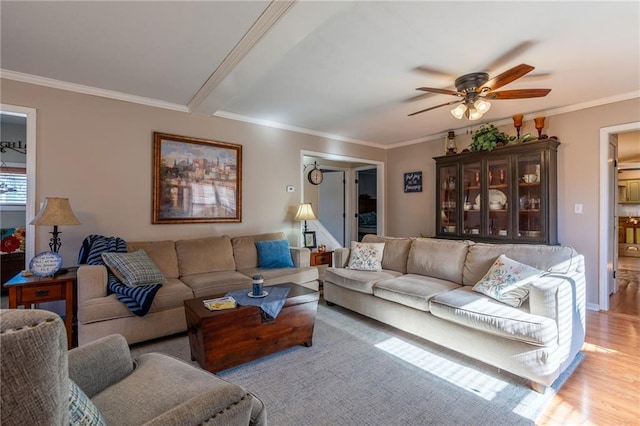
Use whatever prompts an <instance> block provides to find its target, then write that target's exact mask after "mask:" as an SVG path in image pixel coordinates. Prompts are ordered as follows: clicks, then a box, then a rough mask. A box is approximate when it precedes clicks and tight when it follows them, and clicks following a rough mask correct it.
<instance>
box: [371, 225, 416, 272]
mask: <svg viewBox="0 0 640 426" xmlns="http://www.w3.org/2000/svg"><path fill="white" fill-rule="evenodd" d="M362 242H363V243H384V252H383V254H382V269H390V270H392V271H398V272H401V273H403V274H406V273H407V257H409V250H410V249H411V242H412V240H411V238H394V237H382V236H380V235H375V234H367V235H365V236H364V238H362Z"/></svg>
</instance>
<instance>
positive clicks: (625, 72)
mask: <svg viewBox="0 0 640 426" xmlns="http://www.w3.org/2000/svg"><path fill="white" fill-rule="evenodd" d="M0 8H1V9H0V12H1V27H2V28H1V54H2V56H1V62H0V67H1V72H2V76H3V77H5V78H10V79H15V80H20V81H28V82H32V83H36V84H45V85H49V86H53V87H60V88H64V89H69V90H75V91H80V92H85V93H91V94H95V95H100V96H108V97H112V98H117V99H123V100H128V101H132V102H139V103H144V104H149V105H155V106H160V107H165V108H171V109H175V110H179V111H189V112H192V113H202V114H215V115H218V116H223V117H228V118H233V119H239V120H246V121H251V122H259V123H265V124H269V125H274V126H277V127H282V128H290V129H294V130H299V131H304V132H307V133H311V134H319V135H326V136H331V137H336V138H338V139H342V140H347V141H355V142H362V143H365V144H371V145H374V146H381V147H388V146H398V145H401V144H406V143H411V142H417V141H421V140H428V139H430V138H434V137H440V135H442V134H443V133H445V132H446V131H447V130H449V129H462V128H465V127H468V126H470V125H471V124H473V125H475V126H477V125H479V124H481V123H483V122H498V121H500V120H503V119H508V118H509V117H511V116H512V115H513V114H515V113H525V114H533V113H541V114H552V113H554V111H562V110H567V109H572V108H573V109H575V108H582V107H588V106H594V105H599V104H602V103H606V102H611V101H615V100H623V99H631V98H637V97H638V96H639V95H640V2H638V1H627V2H611V1H605V2H520V1H517V2H516V1H513V2H477V1H476V2H458V1H447V2H436V1H420V2H418V1H411V2H399V1H393V2H381V1H358V2H347V1H343V2H339V1H315V2H312V1H300V2H282V1H277V2H269V1H198V2H185V1H180V2H179V1H173V2H171V1H165V2H152V1H141V2H128V1H113V2H95V1H72V2H59V1H48V2H32V1H6V0H3V1H2V2H0ZM520 63H527V64H530V65H533V66H535V67H536V69H535V70H534V71H533V72H531V73H530V74H529V75H527V76H525V77H523V78H521V79H519V80H517V81H515V82H513V83H510V84H509V85H508V86H505V89H524V88H550V89H552V91H551V93H550V94H549V95H548V96H546V97H544V98H536V99H525V100H499V101H492V108H491V110H490V111H489V112H488V113H487V114H486V115H485V116H484V117H483V118H482V119H481V120H480V121H478V122H469V121H468V120H467V119H466V118H465V119H463V120H457V119H455V118H453V117H452V116H451V114H450V113H449V111H450V110H451V108H452V107H451V106H448V107H442V108H439V109H436V110H433V111H429V112H426V113H423V114H419V115H416V116H413V117H408V116H407V115H408V114H409V113H411V112H414V111H417V110H421V109H424V108H428V107H430V106H435V105H439V104H443V103H446V102H449V101H453V100H456V98H454V97H452V96H448V95H440V94H430V95H426V96H425V95H424V92H417V91H416V90H415V88H416V87H420V86H429V87H437V88H448V89H453V88H454V86H453V80H455V78H456V77H458V76H460V75H462V74H466V73H469V72H476V71H486V72H488V73H489V74H490V76H492V77H493V76H495V75H497V74H500V73H502V72H504V71H506V70H507V69H509V68H511V67H513V66H515V65H518V64H520ZM420 95H422V96H420ZM525 118H526V117H525ZM639 119H640V117H639Z"/></svg>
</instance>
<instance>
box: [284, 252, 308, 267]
mask: <svg viewBox="0 0 640 426" xmlns="http://www.w3.org/2000/svg"><path fill="white" fill-rule="evenodd" d="M289 249H290V251H291V259H292V260H293V266H295V267H296V268H306V267H308V266H311V250H309V249H308V248H306V247H289Z"/></svg>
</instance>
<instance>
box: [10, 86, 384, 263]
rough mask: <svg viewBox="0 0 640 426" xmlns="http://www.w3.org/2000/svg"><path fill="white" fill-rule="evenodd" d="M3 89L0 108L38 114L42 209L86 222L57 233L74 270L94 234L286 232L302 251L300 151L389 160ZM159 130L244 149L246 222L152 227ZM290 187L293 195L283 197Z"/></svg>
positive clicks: (374, 153) (314, 141)
mask: <svg viewBox="0 0 640 426" xmlns="http://www.w3.org/2000/svg"><path fill="white" fill-rule="evenodd" d="M1 84H2V102H3V103H8V104H13V105H21V106H26V107H31V108H36V109H37V112H38V119H37V130H38V132H37V135H38V141H37V143H38V152H37V170H38V172H37V191H36V192H37V194H36V197H37V203H38V204H39V203H40V202H42V201H43V200H44V198H45V197H68V198H69V199H70V202H71V207H72V208H73V210H74V212H75V214H76V216H77V217H78V219H79V220H80V222H81V223H82V225H79V226H68V227H62V228H61V229H60V230H61V231H62V244H63V245H62V248H61V250H60V253H61V254H62V256H63V258H64V260H65V262H64V263H65V265H73V264H75V263H76V259H77V255H78V250H79V248H80V245H81V243H82V240H83V239H84V238H85V237H86V236H87V235H89V234H102V235H116V236H121V237H122V238H125V239H126V240H130V241H135V240H162V239H171V240H173V239H181V238H196V237H202V236H209V235H224V234H226V235H231V236H234V235H250V234H254V233H261V232H272V231H283V232H285V233H286V234H287V236H288V237H289V239H290V241H291V243H292V244H297V242H298V239H299V235H298V234H299V232H298V231H299V223H297V222H294V221H293V216H294V215H295V213H296V210H297V206H298V203H299V202H300V190H301V188H300V184H301V170H302V167H303V165H302V164H301V163H300V158H301V157H300V152H301V151H303V150H307V151H313V152H319V153H329V154H336V155H343V156H345V157H351V158H363V159H367V160H372V161H380V162H384V160H385V151H384V150H382V149H377V148H372V147H368V146H364V145H357V144H348V143H343V142H339V141H335V140H331V139H327V138H322V137H317V136H311V135H304V134H300V133H295V132H290V131H286V130H280V129H273V128H267V127H263V126H258V125H253V124H249V123H243V122H240V121H234V120H228V119H224V118H219V117H210V116H203V115H196V114H187V113H182V112H177V111H171V110H165V109H160V108H154V107H149V106H144V105H138V104H133V103H128V102H123V101H118V100H112V99H106V98H100V97H95V96H90V95H84V94H79V93H74V92H68V91H63V90H58V89H51V88H47V87H42V86H37V85H32V84H27V83H21V82H17V81H13V80H2V81H1ZM154 131H158V132H164V133H170V134H177V135H181V136H193V137H198V138H205V139H212V140H217V141H222V142H232V143H238V144H241V145H242V146H243V153H242V155H243V164H242V166H243V177H242V179H243V181H242V182H243V185H242V190H243V197H242V201H243V205H242V222H241V223H211V224H171V225H168V224H162V225H152V224H151V209H152V184H153V178H152V167H153V155H152V154H153V141H152V139H153V132H154ZM287 185H293V186H294V187H295V191H294V192H292V193H288V192H286V186H287ZM48 232H50V229H44V228H43V229H37V236H36V253H37V252H40V251H43V250H45V249H47V244H48V239H49V234H48Z"/></svg>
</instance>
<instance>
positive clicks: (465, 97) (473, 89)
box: [409, 64, 551, 120]
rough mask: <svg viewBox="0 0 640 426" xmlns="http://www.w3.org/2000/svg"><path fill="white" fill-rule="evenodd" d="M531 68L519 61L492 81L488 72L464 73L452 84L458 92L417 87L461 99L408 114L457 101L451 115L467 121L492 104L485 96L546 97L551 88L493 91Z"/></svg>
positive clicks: (500, 98)
mask: <svg viewBox="0 0 640 426" xmlns="http://www.w3.org/2000/svg"><path fill="white" fill-rule="evenodd" d="M534 69H535V67H532V66H531V65H527V64H520V65H517V66H515V67H513V68H511V69H508V70H507V71H505V72H503V73H502V74H500V75H498V76H496V77H494V78H492V79H491V80H489V74H487V73H486V72H474V73H470V74H465V75H463V76H461V77H458V78H456V81H455V86H456V90H457V91H453V90H448V89H438V88H435V87H418V88H417V89H416V90H421V91H423V92H431V93H440V94H443V95H452V96H457V97H458V98H462V99H457V100H455V101H451V102H447V103H445V104H441V105H437V106H434V107H430V108H426V109H423V110H420V111H416V112H414V113H411V114H409V116H412V115H416V114H420V113H423V112H427V111H431V110H432V109H436V108H440V107H443V106H446V105H453V104H460V105H458V106H457V107H455V108H454V109H453V110H452V111H451V114H453V116H454V117H456V118H458V119H461V118H462V117H463V116H466V117H467V118H468V119H469V120H477V119H479V118H480V117H482V115H483V114H484V113H486V112H487V111H488V110H489V108H490V107H491V104H490V103H489V102H487V101H486V100H485V99H495V100H502V99H525V98H540V97H543V96H547V94H548V93H549V92H551V89H516V90H502V91H500V92H496V90H497V89H499V88H501V87H503V86H505V85H507V84H509V83H511V82H512V81H515V80H517V79H519V78H520V77H522V76H524V75H525V74H527V73H529V72H531V71H533V70H534Z"/></svg>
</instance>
